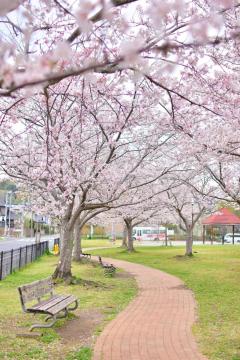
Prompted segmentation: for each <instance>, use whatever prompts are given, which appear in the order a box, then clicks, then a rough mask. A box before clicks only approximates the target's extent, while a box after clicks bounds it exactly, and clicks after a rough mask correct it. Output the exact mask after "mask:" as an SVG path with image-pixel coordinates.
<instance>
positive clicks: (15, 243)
mask: <svg viewBox="0 0 240 360" xmlns="http://www.w3.org/2000/svg"><path fill="white" fill-rule="evenodd" d="M57 237H59V235H58V234H57V235H44V236H42V237H41V241H46V240H48V241H49V248H50V249H51V248H52V247H53V242H54V239H56V238H57ZM33 243H35V237H33V238H20V239H18V238H6V239H4V240H0V251H8V250H12V249H18V248H20V247H22V246H26V245H31V244H33Z"/></svg>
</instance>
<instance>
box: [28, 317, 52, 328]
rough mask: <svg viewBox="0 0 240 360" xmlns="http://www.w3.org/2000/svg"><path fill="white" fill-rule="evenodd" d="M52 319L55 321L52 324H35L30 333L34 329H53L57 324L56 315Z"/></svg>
mask: <svg viewBox="0 0 240 360" xmlns="http://www.w3.org/2000/svg"><path fill="white" fill-rule="evenodd" d="M51 318H52V319H53V321H52V322H50V323H49V324H33V325H32V326H31V327H30V331H33V329H36V328H50V327H52V326H53V325H54V324H55V322H56V321H57V316H56V315H54V316H51ZM45 320H46V319H45Z"/></svg>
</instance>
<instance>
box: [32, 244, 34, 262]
mask: <svg viewBox="0 0 240 360" xmlns="http://www.w3.org/2000/svg"><path fill="white" fill-rule="evenodd" d="M33 245H34V244H32V245H31V262H32V261H33Z"/></svg>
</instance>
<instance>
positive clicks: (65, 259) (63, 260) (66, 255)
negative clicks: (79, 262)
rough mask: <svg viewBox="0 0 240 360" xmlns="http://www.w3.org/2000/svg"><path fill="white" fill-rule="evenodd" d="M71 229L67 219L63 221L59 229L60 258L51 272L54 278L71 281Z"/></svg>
mask: <svg viewBox="0 0 240 360" xmlns="http://www.w3.org/2000/svg"><path fill="white" fill-rule="evenodd" d="M72 235H73V234H72V229H71V228H70V227H69V224H68V221H66V220H65V221H63V222H62V225H61V230H60V243H61V250H60V260H59V262H58V265H57V267H56V270H55V271H54V273H53V278H54V279H57V278H59V279H64V280H65V281H71V279H72V271H71V262H72V249H73V239H72Z"/></svg>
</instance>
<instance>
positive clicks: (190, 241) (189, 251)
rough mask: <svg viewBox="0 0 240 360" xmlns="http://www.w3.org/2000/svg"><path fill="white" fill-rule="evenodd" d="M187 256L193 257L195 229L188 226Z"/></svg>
mask: <svg viewBox="0 0 240 360" xmlns="http://www.w3.org/2000/svg"><path fill="white" fill-rule="evenodd" d="M185 255H186V256H192V255H193V228H192V227H191V226H188V228H187V240H186V252H185Z"/></svg>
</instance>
